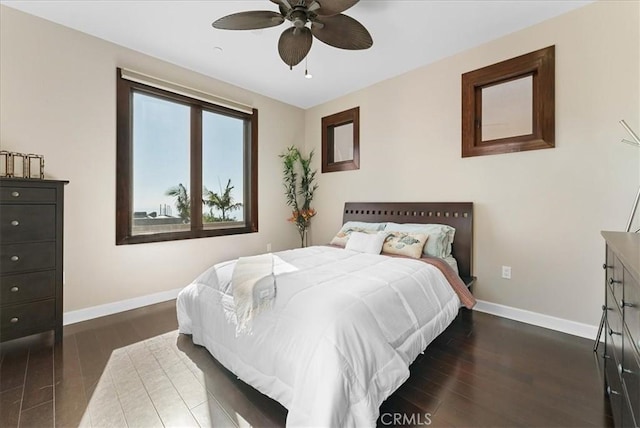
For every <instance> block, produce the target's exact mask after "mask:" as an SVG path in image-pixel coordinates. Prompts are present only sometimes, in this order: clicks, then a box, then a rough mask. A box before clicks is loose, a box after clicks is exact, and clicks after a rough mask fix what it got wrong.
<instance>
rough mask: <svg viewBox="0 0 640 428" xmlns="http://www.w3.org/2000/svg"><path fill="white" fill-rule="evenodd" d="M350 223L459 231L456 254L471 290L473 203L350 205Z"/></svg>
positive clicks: (347, 213)
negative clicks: (439, 226)
mask: <svg viewBox="0 0 640 428" xmlns="http://www.w3.org/2000/svg"><path fill="white" fill-rule="evenodd" d="M347 221H367V222H395V223H420V224H429V223H435V224H446V225H449V226H451V227H454V228H455V229H456V234H455V237H454V241H453V246H452V251H451V252H452V254H453V257H455V259H456V261H457V262H458V272H459V274H460V278H462V280H463V281H464V282H465V284H467V287H469V288H471V286H472V285H473V283H474V282H475V280H476V277H475V276H473V274H472V267H473V202H347V203H345V204H344V213H343V216H342V223H343V224H344V223H346V222H347Z"/></svg>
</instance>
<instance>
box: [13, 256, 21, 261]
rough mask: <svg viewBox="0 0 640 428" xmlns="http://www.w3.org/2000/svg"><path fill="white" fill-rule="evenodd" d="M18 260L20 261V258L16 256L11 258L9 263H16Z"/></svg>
mask: <svg viewBox="0 0 640 428" xmlns="http://www.w3.org/2000/svg"><path fill="white" fill-rule="evenodd" d="M18 260H20V257H18V256H11V261H12V262H17V261H18Z"/></svg>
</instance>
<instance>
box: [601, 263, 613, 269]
mask: <svg viewBox="0 0 640 428" xmlns="http://www.w3.org/2000/svg"><path fill="white" fill-rule="evenodd" d="M602 269H613V266H609V265H608V264H606V263H603V264H602Z"/></svg>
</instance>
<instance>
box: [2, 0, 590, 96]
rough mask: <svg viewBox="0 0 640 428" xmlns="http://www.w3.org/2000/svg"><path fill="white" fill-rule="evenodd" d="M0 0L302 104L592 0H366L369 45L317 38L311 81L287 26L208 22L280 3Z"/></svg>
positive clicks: (363, 16) (357, 11)
mask: <svg viewBox="0 0 640 428" xmlns="http://www.w3.org/2000/svg"><path fill="white" fill-rule="evenodd" d="M319 1H320V2H321V1H322V0H319ZM0 3H2V4H4V5H6V6H9V7H12V8H15V9H19V10H22V11H24V12H27V13H30V14H33V15H36V16H39V17H42V18H45V19H48V20H50V21H53V22H57V23H59V24H62V25H65V26H68V27H71V28H74V29H76V30H79V31H82V32H85V33H88V34H91V35H94V36H97V37H100V38H102V39H105V40H108V41H111V42H113V43H117V44H119V45H122V46H126V47H128V48H131V49H134V50H137V51H140V52H143V53H145V54H148V55H151V56H154V57H157V58H160V59H163V60H165V61H168V62H171V63H174V64H177V65H180V66H182V67H185V68H188V69H191V70H194V71H197V72H200V73H203V74H206V75H209V76H211V77H214V78H216V79H220V80H223V81H225V82H229V83H232V84H234V85H237V86H240V87H243V88H246V89H249V90H251V91H254V92H257V93H260V94H263V95H266V96H268V97H272V98H275V99H278V100H281V101H283V102H285V103H289V104H293V105H295V106H298V107H302V108H308V107H312V106H314V105H317V104H321V103H323V102H325V101H328V100H331V99H334V98H336V97H339V96H341V95H344V94H347V93H349V92H352V91H354V90H357V89H360V88H364V87H366V86H369V85H371V84H373V83H376V82H379V81H381V80H385V79H388V78H390V77H393V76H396V75H399V74H402V73H404V72H407V71H409V70H412V69H415V68H417V67H420V66H423V65H426V64H429V63H432V62H434V61H437V60H439V59H441V58H444V57H447V56H450V55H453V54H455V53H457V52H461V51H463V50H466V49H469V48H472V47H474V46H478V45H480V44H482V43H485V42H487V41H489V40H493V39H496V38H498V37H501V36H503V35H505V34H509V33H512V32H514V31H517V30H519V29H522V28H525V27H528V26H531V25H533V24H536V23H538V22H541V21H544V20H546V19H549V18H551V17H554V16H557V15H560V14H562V13H565V12H568V11H570V10H572V9H576V8H578V7H581V6H583V5H585V4H587V3H591V1H578V0H571V1H564V0H554V1H551V0H527V1H506V0H503V1H497V0H496V1H481V0H476V1H473V0H470V1H452V0H449V1H431V0H362V1H360V3H358V4H356V5H355V6H354V7H352V8H351V9H349V10H347V11H346V12H345V13H346V14H347V15H350V16H352V17H353V18H355V19H357V20H358V21H360V22H361V23H362V24H363V25H364V26H365V27H367V29H368V30H369V32H370V33H371V35H372V37H373V47H372V48H370V49H368V50H365V51H345V50H341V49H336V48H332V47H330V46H327V45H325V44H323V43H322V42H320V41H318V40H314V43H313V47H312V48H311V52H310V53H309V56H308V67H309V72H311V73H312V74H313V79H305V78H304V62H302V63H301V64H299V65H298V66H297V67H295V68H294V69H293V71H290V70H289V68H288V67H287V66H286V65H285V64H284V63H283V62H282V60H281V59H280V56H279V55H278V51H277V45H278V38H279V36H280V33H281V32H282V31H283V30H284V29H285V28H287V24H282V25H280V26H279V27H273V28H268V29H264V30H256V31H225V30H217V29H214V28H213V27H212V26H211V23H212V22H213V21H214V20H216V19H218V18H220V17H222V16H224V15H228V14H230V13H234V12H240V11H246V10H273V11H277V6H276V5H275V4H273V3H272V2H270V1H268V0H258V1H244V0H234V1H223V0H209V1H169V0H162V1H156V0H137V1H113V0H111V1H109V0H102V1H98V0H84V1H79V0H66V1H58V0H49V1H33V0H32V1H6V0H2V1H0ZM216 47H220V48H222V50H223V52H222V53H220V52H219V50H218V49H216ZM523 53H525V52H523ZM141 71H142V70H141Z"/></svg>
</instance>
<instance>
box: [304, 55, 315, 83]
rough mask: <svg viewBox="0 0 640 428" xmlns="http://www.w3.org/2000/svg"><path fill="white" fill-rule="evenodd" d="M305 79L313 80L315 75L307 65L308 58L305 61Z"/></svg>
mask: <svg viewBox="0 0 640 428" xmlns="http://www.w3.org/2000/svg"><path fill="white" fill-rule="evenodd" d="M304 77H305V79H312V78H313V74H311V73H309V66H308V64H307V58H305V59H304Z"/></svg>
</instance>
